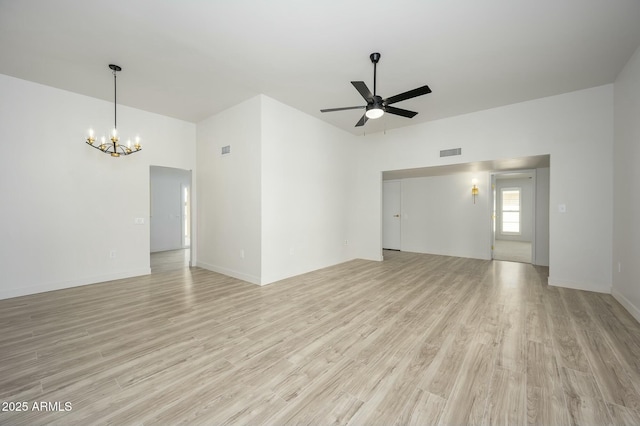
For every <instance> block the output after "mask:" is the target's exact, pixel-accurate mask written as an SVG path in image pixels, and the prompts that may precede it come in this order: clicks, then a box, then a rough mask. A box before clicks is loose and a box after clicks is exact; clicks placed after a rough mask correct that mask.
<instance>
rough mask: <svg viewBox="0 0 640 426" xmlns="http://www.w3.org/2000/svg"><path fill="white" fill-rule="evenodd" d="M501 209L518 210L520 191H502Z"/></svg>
mask: <svg viewBox="0 0 640 426" xmlns="http://www.w3.org/2000/svg"><path fill="white" fill-rule="evenodd" d="M502 210H509V211H520V191H519V190H503V191H502Z"/></svg>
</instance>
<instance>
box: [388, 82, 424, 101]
mask: <svg viewBox="0 0 640 426" xmlns="http://www.w3.org/2000/svg"><path fill="white" fill-rule="evenodd" d="M427 93H431V89H429V86H422V87H418V88H417V89H413V90H409V91H408V92H404V93H400V94H399V95H395V96H391V97H390V98H387V99H385V100H384V101H383V103H384V104H385V105H391V104H395V103H396V102H400V101H404V100H407V99H411V98H415V97H416V96H422V95H426V94H427Z"/></svg>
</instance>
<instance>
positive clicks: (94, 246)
mask: <svg viewBox="0 0 640 426" xmlns="http://www.w3.org/2000/svg"><path fill="white" fill-rule="evenodd" d="M0 93H1V94H2V95H1V96H0V138H1V139H2V140H3V143H2V146H3V152H2V155H1V156H0V197H1V199H2V208H1V209H0V223H2V228H1V229H0V271H2V278H1V283H0V298H8V297H14V296H20V295H25V294H31V293H38V292H43V291H49V290H55V289H60V288H65V287H72V286H77V285H84V284H91V283H95V282H101V281H108V280H112V279H116V278H123V277H130V276H135V275H141V274H147V273H149V271H150V267H149V248H150V244H149V239H150V233H149V220H148V219H149V165H150V164H156V165H164V166H170V167H178V168H183V169H193V168H194V166H195V125H194V124H191V123H187V122H184V121H181V120H176V119H172V118H168V117H164V116H160V115H157V114H151V113H148V112H144V111H140V110H136V109H133V108H127V107H124V106H118V130H119V132H120V134H121V135H122V136H125V135H127V134H131V135H132V136H135V135H136V134H139V135H140V137H141V138H142V145H143V148H142V151H141V152H139V153H136V154H134V155H131V156H126V157H120V158H112V157H110V156H107V155H105V154H103V153H101V152H99V151H98V150H95V149H92V148H90V147H89V146H87V145H86V144H85V143H84V138H85V135H86V134H85V132H86V130H87V129H88V128H89V127H93V128H94V129H95V130H99V129H105V130H107V131H108V130H109V129H110V128H111V126H112V125H113V103H111V102H106V101H102V100H99V99H94V98H90V97H86V96H81V95H78V94H75V93H71V92H67V91H63V90H59V89H55V88H52V87H48V86H43V85H40V84H36V83H31V82H28V81H24V80H19V79H16V78H13V77H9V76H5V75H0ZM98 135H100V133H98ZM176 144H179V147H180V149H175V147H176ZM135 218H144V219H145V223H144V225H135V224H134V220H135ZM112 250H114V251H115V252H116V258H115V259H111V258H110V257H109V255H110V252H111V251H112Z"/></svg>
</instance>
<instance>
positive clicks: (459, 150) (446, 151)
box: [440, 148, 462, 157]
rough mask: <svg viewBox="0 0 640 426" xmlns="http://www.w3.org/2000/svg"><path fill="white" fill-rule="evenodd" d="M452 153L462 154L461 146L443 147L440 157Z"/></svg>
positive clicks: (449, 155) (448, 155)
mask: <svg viewBox="0 0 640 426" xmlns="http://www.w3.org/2000/svg"><path fill="white" fill-rule="evenodd" d="M452 155H462V148H451V149H443V150H442V151H440V157H451V156H452Z"/></svg>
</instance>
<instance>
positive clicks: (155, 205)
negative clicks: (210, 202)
mask: <svg viewBox="0 0 640 426" xmlns="http://www.w3.org/2000/svg"><path fill="white" fill-rule="evenodd" d="M149 173H150V179H151V217H150V219H149V227H150V230H151V253H154V252H158V251H165V250H177V249H181V248H183V238H182V233H183V229H184V225H183V221H184V217H183V216H184V211H183V210H184V204H183V198H184V196H183V194H182V188H183V186H186V187H190V186H191V171H189V170H183V169H175V168H173V167H159V166H151V170H150V171H149Z"/></svg>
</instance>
